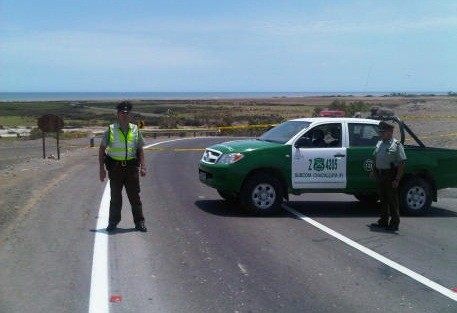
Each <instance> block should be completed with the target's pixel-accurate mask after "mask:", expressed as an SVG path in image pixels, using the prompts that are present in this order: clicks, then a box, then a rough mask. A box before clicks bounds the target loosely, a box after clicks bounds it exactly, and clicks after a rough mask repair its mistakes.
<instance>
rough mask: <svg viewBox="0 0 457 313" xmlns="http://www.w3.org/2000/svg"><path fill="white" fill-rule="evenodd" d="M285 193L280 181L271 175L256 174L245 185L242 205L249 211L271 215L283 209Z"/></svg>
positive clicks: (241, 198)
mask: <svg viewBox="0 0 457 313" xmlns="http://www.w3.org/2000/svg"><path fill="white" fill-rule="evenodd" d="M282 199H283V192H282V189H281V183H280V181H279V180H278V179H277V178H276V177H274V176H272V175H270V174H256V175H254V176H252V177H250V178H248V180H247V181H246V182H245V183H244V185H243V188H242V190H241V197H240V200H241V205H242V206H243V208H245V209H247V210H248V211H250V212H252V213H255V214H260V215H270V214H273V213H276V212H278V211H279V210H280V209H281V204H282Z"/></svg>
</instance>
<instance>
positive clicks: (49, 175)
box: [0, 97, 457, 242]
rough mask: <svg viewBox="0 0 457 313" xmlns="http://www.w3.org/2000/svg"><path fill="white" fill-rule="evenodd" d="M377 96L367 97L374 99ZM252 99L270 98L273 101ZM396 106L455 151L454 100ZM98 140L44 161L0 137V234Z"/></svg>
mask: <svg viewBox="0 0 457 313" xmlns="http://www.w3.org/2000/svg"><path fill="white" fill-rule="evenodd" d="M275 100H277V99H275ZM318 100H319V101H322V99H320V98H316V99H314V100H313V99H309V101H311V102H312V103H316V101H318ZM353 100H354V99H351V101H353ZM375 100H376V99H374V98H370V102H372V103H374V102H375ZM381 100H382V101H383V103H384V104H386V99H385V98H382V99H379V101H381ZM388 100H389V99H388ZM250 101H262V102H268V101H271V99H270V100H260V99H256V100H250ZM298 101H302V102H303V99H299V100H297V99H282V101H281V102H284V103H291V104H296V103H299V102H298ZM326 101H328V99H326ZM395 105H396V103H394V102H392V103H391V107H394V109H395V113H396V114H397V115H398V116H401V117H403V119H404V121H405V122H406V123H407V124H408V125H409V126H410V127H411V128H412V129H413V130H414V132H415V133H416V134H417V135H418V136H419V137H420V138H421V139H422V140H423V142H424V143H425V144H426V145H427V146H434V147H446V148H454V149H457V122H456V117H457V99H454V98H440V97H431V98H427V99H420V100H417V99H409V100H408V101H405V103H404V104H401V105H400V106H395ZM159 139H160V138H159ZM159 139H158V140H159ZM148 142H149V141H148ZM407 143H412V141H407ZM98 144H99V139H96V140H95V148H91V147H89V140H88V139H86V138H83V139H75V140H63V141H61V145H60V146H61V151H60V153H61V155H60V160H57V159H49V158H46V159H43V151H42V141H41V139H40V140H26V141H12V140H5V139H0V182H1V183H0V184H1V185H0V208H1V209H0V237H2V233H3V232H4V230H5V229H8V226H9V225H10V224H11V223H12V222H13V221H17V220H19V219H21V218H23V217H24V215H26V214H27V212H28V210H29V209H31V208H32V207H33V205H34V203H36V201H38V200H39V198H40V197H42V196H43V195H42V190H45V189H47V188H49V186H52V182H53V178H54V177H56V175H62V174H64V173H65V172H66V171H70V170H71V169H72V168H74V167H75V166H77V165H79V164H82V163H84V162H87V160H88V158H97V155H98V148H97V146H98ZM50 155H53V156H54V157H57V151H56V141H55V139H53V138H47V139H46V156H47V157H48V156H50ZM96 180H97V175H94V184H95V183H97V181H96ZM0 242H1V238H0Z"/></svg>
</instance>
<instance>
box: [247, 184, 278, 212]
mask: <svg viewBox="0 0 457 313" xmlns="http://www.w3.org/2000/svg"><path fill="white" fill-rule="evenodd" d="M275 200H276V191H275V189H274V188H273V186H272V185H270V184H265V183H264V184H259V185H257V186H256V187H255V188H254V190H253V191H252V203H253V204H254V205H255V206H256V207H257V208H259V209H263V210H264V209H269V208H270V207H271V206H272V205H273V204H274V203H275Z"/></svg>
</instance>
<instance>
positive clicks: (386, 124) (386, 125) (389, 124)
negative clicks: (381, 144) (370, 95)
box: [379, 121, 395, 131]
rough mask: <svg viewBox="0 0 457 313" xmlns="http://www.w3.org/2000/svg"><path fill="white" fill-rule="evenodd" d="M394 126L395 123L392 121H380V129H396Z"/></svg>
mask: <svg viewBox="0 0 457 313" xmlns="http://www.w3.org/2000/svg"><path fill="white" fill-rule="evenodd" d="M394 127H395V125H394V123H392V122H390V121H381V123H379V130H380V131H385V130H392V129H394Z"/></svg>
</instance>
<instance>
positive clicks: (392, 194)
mask: <svg viewBox="0 0 457 313" xmlns="http://www.w3.org/2000/svg"><path fill="white" fill-rule="evenodd" d="M394 176H395V173H394V172H393V171H384V172H382V173H378V179H377V189H378V195H379V199H380V201H381V218H380V219H379V221H378V223H379V224H380V225H385V226H387V225H391V226H398V225H400V208H399V206H400V205H399V199H398V189H396V188H393V187H392V181H393V179H394ZM389 218H390V222H389Z"/></svg>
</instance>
